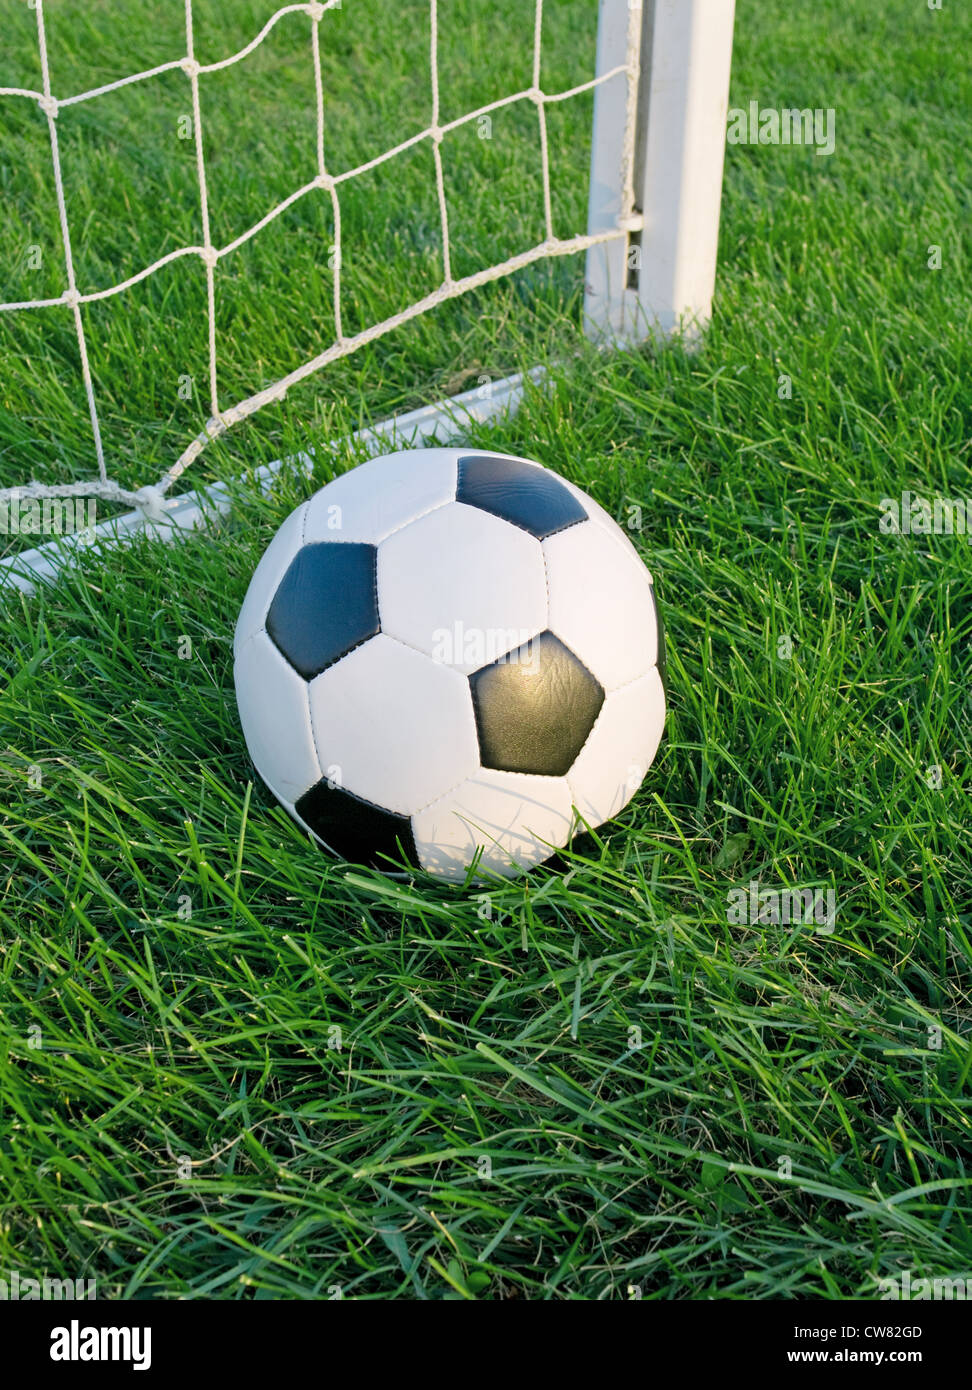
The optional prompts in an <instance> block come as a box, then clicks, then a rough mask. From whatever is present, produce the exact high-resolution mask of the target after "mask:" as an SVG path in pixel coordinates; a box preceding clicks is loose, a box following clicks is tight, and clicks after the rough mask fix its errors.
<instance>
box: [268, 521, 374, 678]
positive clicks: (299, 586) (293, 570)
mask: <svg viewBox="0 0 972 1390" xmlns="http://www.w3.org/2000/svg"><path fill="white" fill-rule="evenodd" d="M377 565H378V551H377V549H376V548H375V546H373V545H359V544H351V543H348V542H344V541H320V542H318V543H316V544H314V545H305V546H302V547H301V549H300V550H298V552H297V554H296V555H295V556H294V558H293V560H292V561H291V562H290V568H289V569H288V570H287V573H286V574H285V575H284V577H283V579H281V581H280V586H279V588H278V589H277V592H276V593H275V594H274V596H273V602H272V603H271V604H270V610H269V612H268V613H267V632H268V633H269V634H270V637H271V639H272V640H273V641H274V642H275V643H276V645H277V646H278V647H279V648H280V650H281V652H282V653H283V654H284V656H285V657H286V658H287V660H288V661H289V662H290V664H291V666H293V667H294V669H295V670H297V671H299V672H300V674H301V675H302V676H303V677H304V678H305V679H306V680H312V679H313V677H314V676H319V675H320V673H321V672H322V671H324V670H326V669H327V667H328V666H333V664H334V662H335V661H339V660H340V659H341V657H342V656H345V655H347V653H348V652H349V651H351V649H352V648H353V647H358V646H360V645H361V643H362V642H365V641H367V639H368V638H369V637H374V636H375V634H376V633H377V632H378V631H379V628H380V623H379V621H378V584H377V578H376V575H377Z"/></svg>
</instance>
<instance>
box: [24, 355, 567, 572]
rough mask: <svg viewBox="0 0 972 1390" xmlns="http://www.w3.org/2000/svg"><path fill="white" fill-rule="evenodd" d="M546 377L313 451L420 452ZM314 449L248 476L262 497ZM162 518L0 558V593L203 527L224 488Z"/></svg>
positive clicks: (122, 519)
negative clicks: (121, 548) (146, 539)
mask: <svg viewBox="0 0 972 1390" xmlns="http://www.w3.org/2000/svg"><path fill="white" fill-rule="evenodd" d="M547 377H548V373H547V369H546V367H542V366H541V367H534V368H533V369H532V370H531V371H529V372H517V373H516V375H515V376H509V377H504V378H502V380H500V381H495V382H488V383H486V384H483V385H481V386H474V387H473V388H472V389H471V390H469V391H463V392H462V393H461V394H460V395H458V396H450V397H448V398H447V399H446V400H444V401H436V402H435V404H434V405H423V406H420V407H419V408H418V410H411V411H409V412H408V413H407V414H405V415H393V416H391V417H390V418H389V419H387V420H382V421H380V422H379V423H378V424H377V425H374V426H372V427H371V428H369V429H361V430H355V431H353V433H351V434H349V435H345V436H343V437H342V438H339V439H332V440H330V441H328V443H326V444H324V445H322V446H320V447H321V449H322V450H323V452H325V453H326V452H327V451H328V450H330V449H335V448H339V447H342V446H347V445H349V444H350V445H352V446H357V447H358V448H362V449H364V451H365V454H366V457H367V458H375V457H377V456H378V455H379V454H383V453H385V452H387V447H388V445H389V444H397V445H399V447H401V448H421V447H422V446H423V445H425V444H427V443H429V442H430V441H433V440H434V441H436V442H438V443H440V444H441V443H446V442H447V441H448V440H451V439H455V438H457V436H459V435H460V434H463V433H464V432H465V431H466V430H467V429H468V428H469V426H470V425H481V424H486V423H487V422H489V421H491V420H495V419H497V418H498V417H500V416H503V415H513V414H515V413H516V411H517V410H518V409H519V406H520V402H521V401H522V400H523V396H524V393H525V389H526V384H527V382H530V383H532V384H533V385H535V386H542V385H543V384H544V383H545V382H546V380H547ZM314 457H315V450H314V449H313V448H308V449H306V450H303V451H302V452H301V453H299V454H294V455H291V456H289V457H287V458H283V459H275V460H274V462H273V463H265V464H262V465H261V466H260V467H259V468H256V469H254V471H253V481H254V482H255V483H256V485H257V486H258V487H259V488H260V490H261V491H262V492H263V493H268V492H269V491H270V489H271V486H272V484H273V480H274V478H275V476H276V475H277V473H279V472H280V470H281V468H283V467H284V466H285V465H286V464H294V463H297V464H299V465H300V466H301V467H302V468H303V469H304V471H305V472H306V473H310V471H311V469H312V467H313V461H314ZM162 508H163V511H164V513H165V516H164V518H163V519H162V520H157V519H151V518H149V517H148V516H147V515H146V513H145V512H143V511H133V512H125V513H124V514H123V515H122V516H117V517H112V518H111V519H110V520H108V521H102V522H100V523H99V524H98V525H97V526H96V527H95V528H94V539H93V540H89V541H82V540H81V539H80V536H81V533H78V534H76V535H70V536H58V537H57V538H56V539H54V540H51V541H47V542H46V543H45V544H44V545H41V546H38V547H37V548H36V549H35V550H25V551H22V552H21V553H20V554H19V555H10V556H8V557H7V558H6V559H3V560H0V593H3V592H5V591H6V592H9V590H11V589H18V590H19V591H20V592H21V593H24V594H34V593H36V591H37V585H38V584H44V583H48V584H49V583H53V582H54V581H56V580H57V577H58V575H59V574H60V572H61V570H63V569H65V568H66V567H67V566H69V565H72V564H74V562H75V559H76V558H77V555H78V552H80V554H81V555H82V556H85V555H90V554H93V553H98V552H102V553H103V552H105V551H107V550H110V549H111V548H113V547H114V546H117V545H124V544H125V542H126V541H128V540H129V539H130V538H131V537H132V536H135V535H138V534H140V533H144V534H145V535H149V536H153V537H156V538H157V539H159V540H162V541H171V540H174V539H175V538H176V536H178V535H180V534H182V533H183V532H186V531H193V530H195V529H197V528H198V527H200V526H203V525H204V524H205V523H206V520H207V518H208V517H210V516H212V515H214V514H216V515H221V514H225V513H226V512H228V511H229V509H230V490H229V488H228V487H227V485H226V483H212V484H211V485H210V486H209V487H205V488H199V489H198V490H196V491H194V492H183V493H180V494H179V495H178V496H177V497H168V498H165V499H164V501H163V503H162Z"/></svg>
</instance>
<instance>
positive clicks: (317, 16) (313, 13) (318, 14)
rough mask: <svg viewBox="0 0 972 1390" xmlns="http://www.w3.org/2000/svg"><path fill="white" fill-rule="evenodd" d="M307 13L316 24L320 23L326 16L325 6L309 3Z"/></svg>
mask: <svg viewBox="0 0 972 1390" xmlns="http://www.w3.org/2000/svg"><path fill="white" fill-rule="evenodd" d="M307 13H308V14H309V15H310V17H311V19H312V20H313V21H314V23H315V24H320V22H321V20H322V19H323V18H324V6H323V5H318V4H314V5H308V6H307Z"/></svg>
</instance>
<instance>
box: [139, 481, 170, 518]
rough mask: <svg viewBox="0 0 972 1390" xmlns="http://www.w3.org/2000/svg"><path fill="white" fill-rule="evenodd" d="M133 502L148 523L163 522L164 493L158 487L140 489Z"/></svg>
mask: <svg viewBox="0 0 972 1390" xmlns="http://www.w3.org/2000/svg"><path fill="white" fill-rule="evenodd" d="M135 501H136V502H137V503H138V506H139V508H140V509H141V510H142V511H143V512H144V513H145V515H146V516H147V517H148V518H149V520H150V521H164V520H165V493H164V492H163V491H162V489H161V488H158V487H140V488H139V490H138V492H136V494H135Z"/></svg>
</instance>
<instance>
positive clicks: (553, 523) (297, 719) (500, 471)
mask: <svg viewBox="0 0 972 1390" xmlns="http://www.w3.org/2000/svg"><path fill="white" fill-rule="evenodd" d="M235 652H236V667H235V679H236V688H237V700H238V705H239V711H240V720H241V723H242V725H243V731H244V735H245V738H246V741H247V746H248V748H249V750H250V754H251V756H252V758H253V761H254V763H255V765H256V767H257V770H258V772H259V773H260V775H261V776H262V777H263V779H264V780H265V781H266V783H267V785H268V786H269V787H270V789H271V791H272V792H274V794H275V795H276V796H277V797H278V799H279V800H280V801H281V802H282V803H283V804H284V805H285V806H286V808H287V809H288V811H290V812H291V814H293V815H294V816H295V818H296V819H297V820H298V821H299V822H300V823H301V824H302V825H303V826H305V827H306V828H307V829H308V830H309V831H310V832H311V833H312V834H313V835H314V836H315V837H316V838H317V839H318V840H319V841H320V842H321V843H322V844H324V845H325V846H326V847H327V848H329V849H330V850H332V851H333V852H334V853H337V854H339V855H343V856H344V857H346V858H348V859H352V860H356V861H359V862H365V863H371V864H374V865H376V866H377V867H380V868H382V869H384V870H385V871H387V872H394V871H396V870H398V871H404V870H406V869H407V868H408V867H409V866H413V867H414V866H418V867H420V868H423V869H425V870H427V871H428V872H430V873H432V874H436V875H439V876H442V877H445V878H449V879H453V880H462V879H464V878H466V877H467V876H468V875H470V873H473V874H477V873H478V874H479V875H480V876H482V875H484V874H485V875H490V874H502V875H508V874H512V873H516V872H518V871H520V870H522V869H526V868H530V867H532V866H533V865H535V864H538V863H541V862H542V861H543V860H544V859H546V858H548V857H549V855H550V854H552V853H553V852H554V851H555V850H556V849H558V848H562V847H563V846H564V845H566V844H567V843H568V841H569V839H570V835H571V830H572V826H573V825H574V824H575V823H576V816H577V815H579V816H580V817H582V818H583V820H584V821H585V822H587V823H588V824H590V825H592V826H594V825H597V824H600V823H601V822H602V821H604V820H606V819H608V818H609V817H610V816H613V815H616V814H617V812H618V811H619V810H620V809H621V808H622V806H624V805H625V804H626V803H627V801H628V800H630V798H631V796H632V795H633V794H634V792H635V791H636V790H637V787H638V785H639V784H640V782H641V779H642V778H643V776H644V775H645V773H646V771H647V769H648V767H649V766H650V764H651V761H652V759H653V758H654V756H655V753H656V751H657V748H658V743H659V740H660V738H661V735H662V731H663V727H664V718H665V692H664V684H663V679H662V675H661V673H660V670H659V665H660V663H662V662H663V656H664V646H663V639H662V632H661V626H660V622H659V619H658V613H657V609H656V605H655V597H654V591H653V587H652V582H651V577H650V575H649V574H648V571H647V570H646V569H645V568H644V566H643V564H642V563H641V561H640V559H639V558H638V557H637V553H636V552H635V550H634V548H633V546H632V545H631V543H630V541H629V540H628V538H627V537H626V536H624V534H623V532H622V531H621V530H620V528H619V527H617V526H616V524H615V523H614V522H613V521H612V520H611V519H610V517H608V516H607V514H606V513H605V512H603V511H602V510H601V509H600V508H599V507H598V506H597V504H596V503H594V502H593V501H592V500H591V499H590V498H588V497H587V496H586V494H585V493H583V492H581V490H580V489H579V488H576V487H574V486H572V485H567V484H565V483H564V481H563V480H562V479H560V478H558V477H557V475H556V474H554V473H551V472H550V471H549V470H547V469H545V468H543V467H541V465H540V464H537V463H533V462H531V461H530V460H528V459H521V458H512V457H509V456H507V455H503V454H486V453H476V452H475V451H472V450H462V449H418V450H412V451H408V452H404V453H399V454H392V455H389V456H387V457H384V458H377V459H372V460H371V461H370V462H369V463H367V464H364V465H362V466H361V467H360V468H356V469H354V470H352V471H351V472H350V473H348V474H345V475H344V476H342V477H341V478H338V479H336V480H335V481H334V482H333V483H330V484H328V486H327V487H325V488H322V489H321V491H320V492H318V493H316V494H315V496H314V497H312V498H311V499H310V500H309V501H308V502H306V503H304V504H303V506H302V507H300V508H298V509H297V511H296V512H294V513H293V514H292V515H291V516H290V517H289V518H288V519H287V520H286V521H285V522H284V524H283V526H282V527H281V528H280V531H279V532H278V534H277V536H276V537H275V538H274V540H273V541H272V542H271V545H270V546H269V548H268V550H267V552H266V555H265V556H264V558H263V560H262V561H261V563H260V565H259V566H258V568H257V571H256V573H255V575H254V578H253V582H252V584H251V586H250V590H249V592H248V593H247V596H246V599H245V601H244V604H243V608H242V611H241V614H240V620H239V623H238V625H237V634H236V643H235Z"/></svg>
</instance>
